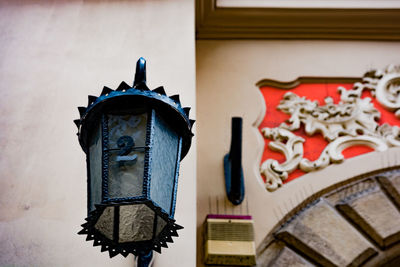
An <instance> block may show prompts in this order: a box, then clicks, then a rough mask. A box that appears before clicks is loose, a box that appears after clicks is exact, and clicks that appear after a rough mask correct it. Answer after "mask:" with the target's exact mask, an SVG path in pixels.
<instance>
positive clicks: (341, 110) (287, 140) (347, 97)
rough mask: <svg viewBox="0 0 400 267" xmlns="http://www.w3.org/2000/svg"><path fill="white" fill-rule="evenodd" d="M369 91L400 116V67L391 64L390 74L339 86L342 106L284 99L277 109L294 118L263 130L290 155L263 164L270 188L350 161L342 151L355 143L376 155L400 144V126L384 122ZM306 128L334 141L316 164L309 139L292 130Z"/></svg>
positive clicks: (377, 73)
mask: <svg viewBox="0 0 400 267" xmlns="http://www.w3.org/2000/svg"><path fill="white" fill-rule="evenodd" d="M364 90H370V91H371V93H372V95H373V96H375V97H376V99H377V100H378V102H379V103H381V104H382V105H383V106H384V107H385V108H387V109H389V110H391V111H392V112H394V113H395V115H396V116H397V117H398V118H400V66H389V67H388V68H387V69H385V70H384V71H379V70H377V71H371V72H368V73H366V74H365V76H364V77H363V79H362V82H358V83H355V84H354V86H353V88H352V89H350V90H346V89H345V88H343V87H339V88H338V92H339V93H340V102H339V103H338V104H335V103H334V102H333V99H332V98H331V97H327V98H325V103H324V105H319V103H318V102H317V101H310V100H308V99H306V98H305V97H300V96H298V95H296V94H294V93H292V92H288V93H286V94H285V95H284V97H283V99H282V100H281V102H280V104H279V106H278V107H277V109H279V110H281V111H283V112H284V113H286V114H289V115H290V116H291V117H290V119H289V120H287V121H286V123H282V124H281V125H280V126H279V127H277V128H263V129H262V133H263V135H264V137H266V138H268V139H272V140H273V141H271V142H270V143H269V148H270V149H272V150H275V151H278V152H280V153H282V154H284V155H285V157H286V161H285V162H283V163H279V162H278V161H276V160H274V159H268V160H266V161H265V162H263V163H262V165H261V168H260V172H261V174H263V175H264V176H265V177H266V187H267V189H268V190H270V191H273V190H276V189H277V188H278V187H279V186H281V185H282V181H284V180H285V179H287V178H288V175H289V174H290V173H291V172H293V171H294V170H296V169H297V168H300V169H301V170H303V171H305V172H310V171H315V170H318V169H321V168H325V167H326V166H328V165H329V164H331V163H340V162H342V161H343V160H344V156H343V155H342V151H343V150H344V149H346V148H348V147H351V146H355V145H365V146H368V147H371V148H373V149H374V150H376V151H384V150H386V149H388V148H389V147H392V146H400V128H399V127H397V126H391V125H389V124H386V123H385V124H382V125H379V124H378V122H377V121H378V120H379V118H380V112H379V111H378V110H377V109H376V108H375V107H374V105H373V103H372V102H371V98H369V97H364V98H362V93H363V91H364ZM302 125H303V126H304V129H305V132H306V133H307V134H308V135H314V134H316V133H321V134H322V135H323V137H324V138H325V139H326V140H327V141H328V142H329V144H328V145H327V146H326V148H325V149H324V150H323V152H322V153H321V155H320V157H319V158H318V159H317V160H315V161H310V160H308V159H307V158H304V153H303V143H304V142H305V141H304V139H303V138H301V137H299V136H296V135H295V134H293V133H292V131H295V130H298V129H300V127H301V126H302Z"/></svg>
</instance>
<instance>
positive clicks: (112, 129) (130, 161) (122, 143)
mask: <svg viewBox="0 0 400 267" xmlns="http://www.w3.org/2000/svg"><path fill="white" fill-rule="evenodd" d="M146 125H147V113H143V114H139V115H109V116H108V129H109V143H108V149H109V151H110V152H109V172H108V194H109V195H108V197H109V198H125V197H136V196H141V195H142V194H143V174H144V158H145V143H146Z"/></svg>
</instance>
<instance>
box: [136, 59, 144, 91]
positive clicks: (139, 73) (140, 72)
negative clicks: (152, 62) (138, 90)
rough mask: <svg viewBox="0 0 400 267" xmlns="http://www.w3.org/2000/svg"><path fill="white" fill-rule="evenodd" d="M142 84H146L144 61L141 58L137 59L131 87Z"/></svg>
mask: <svg viewBox="0 0 400 267" xmlns="http://www.w3.org/2000/svg"><path fill="white" fill-rule="evenodd" d="M142 83H144V84H146V60H145V59H144V58H143V57H141V58H139V60H138V61H137V62H136V73H135V80H134V81H133V87H136V86H137V85H140V84H142Z"/></svg>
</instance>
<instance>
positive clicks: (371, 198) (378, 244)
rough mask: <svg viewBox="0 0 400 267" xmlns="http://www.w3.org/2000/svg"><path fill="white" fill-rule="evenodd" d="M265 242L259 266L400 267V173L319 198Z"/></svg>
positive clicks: (372, 177)
mask: <svg viewBox="0 0 400 267" xmlns="http://www.w3.org/2000/svg"><path fill="white" fill-rule="evenodd" d="M265 240H268V241H266V242H264V243H263V244H264V245H263V246H262V247H261V248H259V250H258V260H257V266H320V265H322V266H360V265H363V266H400V168H396V169H392V170H389V171H388V170H385V171H380V172H374V173H373V174H371V173H370V174H365V175H362V176H359V177H356V178H352V179H349V180H347V181H345V182H342V183H340V184H338V185H335V186H333V187H330V188H327V189H325V190H323V193H317V194H316V195H315V196H314V197H313V198H309V199H308V200H306V201H305V202H303V203H302V204H300V205H299V206H298V207H297V208H295V209H294V211H293V212H290V214H288V215H287V216H286V219H285V221H284V222H283V223H280V224H279V225H278V226H277V227H275V229H274V230H273V231H272V232H271V233H269V234H268V235H267V237H266V239H265ZM265 244H267V245H265Z"/></svg>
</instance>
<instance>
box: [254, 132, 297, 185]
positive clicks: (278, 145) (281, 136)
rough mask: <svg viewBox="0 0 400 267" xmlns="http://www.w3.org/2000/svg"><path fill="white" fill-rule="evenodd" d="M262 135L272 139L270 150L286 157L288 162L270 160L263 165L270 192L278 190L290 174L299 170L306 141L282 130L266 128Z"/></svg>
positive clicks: (262, 170) (262, 172) (262, 168)
mask: <svg viewBox="0 0 400 267" xmlns="http://www.w3.org/2000/svg"><path fill="white" fill-rule="evenodd" d="M262 133H263V134H264V136H265V137H266V138H269V139H272V140H273V141H272V142H270V143H269V148H270V149H272V150H274V151H278V152H281V153H282V154H284V155H285V157H286V161H285V162H284V163H279V162H278V161H277V160H274V159H268V160H266V161H265V162H263V164H262V165H261V169H260V171H261V174H263V175H264V176H265V178H266V186H267V188H268V190H276V189H277V188H278V187H279V186H281V185H282V181H284V180H286V179H287V178H288V176H289V173H291V172H292V171H294V170H295V169H297V167H298V166H299V163H300V161H301V160H302V158H303V142H304V139H303V138H301V137H299V136H296V135H294V134H293V133H292V132H290V131H288V130H285V129H280V128H264V129H262Z"/></svg>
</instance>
